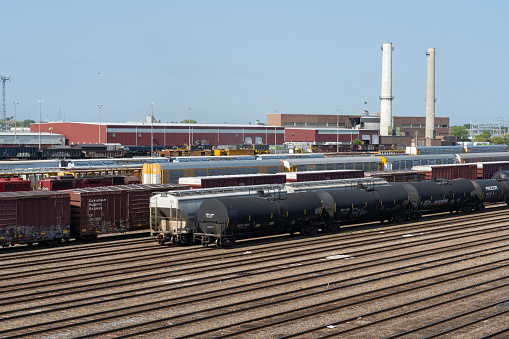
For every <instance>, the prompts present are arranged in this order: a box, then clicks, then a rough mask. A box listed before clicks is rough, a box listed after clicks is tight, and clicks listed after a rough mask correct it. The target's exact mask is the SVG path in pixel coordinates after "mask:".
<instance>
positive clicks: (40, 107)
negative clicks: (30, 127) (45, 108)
mask: <svg viewBox="0 0 509 339" xmlns="http://www.w3.org/2000/svg"><path fill="white" fill-rule="evenodd" d="M37 102H38V103H39V150H41V111H42V103H43V101H42V100H37Z"/></svg>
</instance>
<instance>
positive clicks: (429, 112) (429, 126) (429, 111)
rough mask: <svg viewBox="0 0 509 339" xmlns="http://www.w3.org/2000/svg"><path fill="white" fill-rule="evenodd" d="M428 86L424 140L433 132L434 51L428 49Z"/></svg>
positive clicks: (431, 137) (431, 136)
mask: <svg viewBox="0 0 509 339" xmlns="http://www.w3.org/2000/svg"><path fill="white" fill-rule="evenodd" d="M426 55H427V56H428V85H427V90H426V132H425V136H426V139H433V138H434V136H433V134H434V132H435V49H434V48H428V53H426Z"/></svg>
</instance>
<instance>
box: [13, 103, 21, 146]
mask: <svg viewBox="0 0 509 339" xmlns="http://www.w3.org/2000/svg"><path fill="white" fill-rule="evenodd" d="M12 104H13V105H14V144H16V140H17V135H16V123H17V121H18V118H17V117H16V106H18V105H19V102H16V101H14V102H13V103H12Z"/></svg>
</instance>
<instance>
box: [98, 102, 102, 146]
mask: <svg viewBox="0 0 509 339" xmlns="http://www.w3.org/2000/svg"><path fill="white" fill-rule="evenodd" d="M97 107H99V143H101V108H102V107H103V105H97Z"/></svg>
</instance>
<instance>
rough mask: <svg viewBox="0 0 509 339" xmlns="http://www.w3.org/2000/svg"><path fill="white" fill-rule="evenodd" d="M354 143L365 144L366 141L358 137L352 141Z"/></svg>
mask: <svg viewBox="0 0 509 339" xmlns="http://www.w3.org/2000/svg"><path fill="white" fill-rule="evenodd" d="M352 144H353V145H364V141H362V140H361V139H359V138H356V139H354V140H353V141H352Z"/></svg>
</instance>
